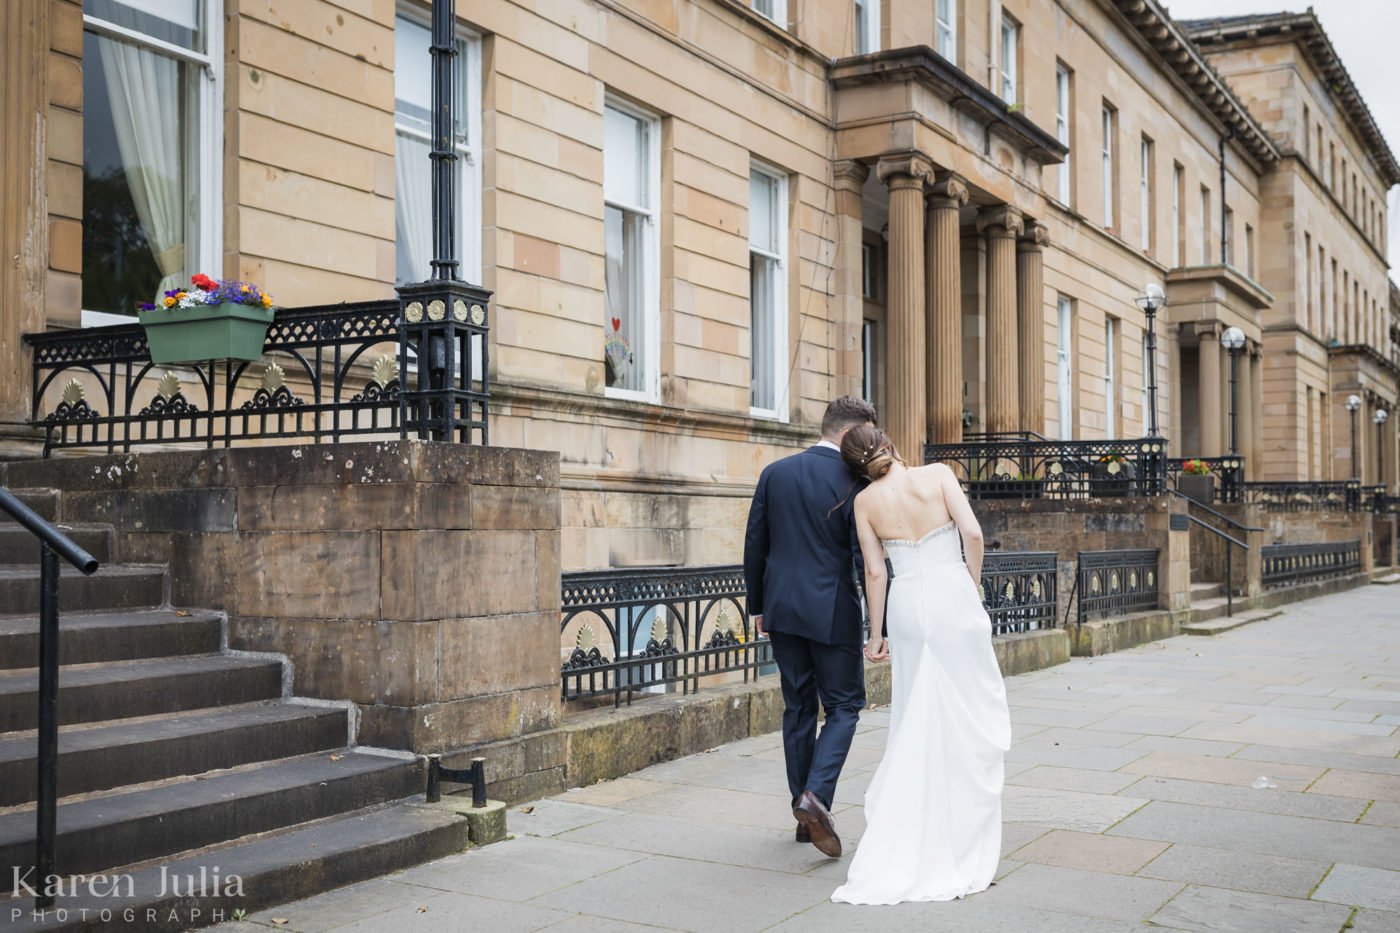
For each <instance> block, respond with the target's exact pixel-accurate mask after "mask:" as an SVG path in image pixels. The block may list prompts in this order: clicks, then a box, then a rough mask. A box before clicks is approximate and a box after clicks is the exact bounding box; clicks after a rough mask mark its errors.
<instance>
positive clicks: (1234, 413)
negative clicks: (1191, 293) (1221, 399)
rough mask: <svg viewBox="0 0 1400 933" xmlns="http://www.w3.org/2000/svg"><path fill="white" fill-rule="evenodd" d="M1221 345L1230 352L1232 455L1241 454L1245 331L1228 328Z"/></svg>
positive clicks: (1222, 336) (1221, 338)
mask: <svg viewBox="0 0 1400 933" xmlns="http://www.w3.org/2000/svg"><path fill="white" fill-rule="evenodd" d="M1220 345H1221V346H1222V347H1224V348H1225V349H1227V350H1229V351H1230V455H1231V456H1234V455H1236V454H1238V453H1239V452H1240V448H1239V407H1240V406H1239V402H1240V400H1239V381H1238V377H1239V367H1240V349H1241V348H1242V347H1243V346H1244V331H1242V330H1240V329H1239V328H1238V327H1227V328H1225V333H1223V334H1221V335H1220Z"/></svg>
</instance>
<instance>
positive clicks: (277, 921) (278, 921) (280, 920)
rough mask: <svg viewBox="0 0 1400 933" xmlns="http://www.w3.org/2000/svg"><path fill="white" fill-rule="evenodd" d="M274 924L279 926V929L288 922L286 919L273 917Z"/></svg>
mask: <svg viewBox="0 0 1400 933" xmlns="http://www.w3.org/2000/svg"><path fill="white" fill-rule="evenodd" d="M272 922H273V923H275V924H277V925H278V926H279V927H283V926H286V925H287V923H288V920H287V918H286V917H273V918H272Z"/></svg>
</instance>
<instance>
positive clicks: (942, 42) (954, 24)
mask: <svg viewBox="0 0 1400 933" xmlns="http://www.w3.org/2000/svg"><path fill="white" fill-rule="evenodd" d="M933 33H934V40H933V44H934V50H935V51H937V52H938V54H939V55H942V56H943V57H944V58H945V59H947V60H948V61H950V62H952V63H954V64H957V58H958V0H934V7H933Z"/></svg>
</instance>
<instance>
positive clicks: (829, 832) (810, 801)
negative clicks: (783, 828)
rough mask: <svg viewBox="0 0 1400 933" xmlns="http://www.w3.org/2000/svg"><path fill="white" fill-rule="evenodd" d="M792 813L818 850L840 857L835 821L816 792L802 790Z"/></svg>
mask: <svg viewBox="0 0 1400 933" xmlns="http://www.w3.org/2000/svg"><path fill="white" fill-rule="evenodd" d="M792 815H793V816H795V817H797V822H798V823H800V824H801V826H802V828H805V829H806V830H807V832H808V833H809V834H810V838H811V840H812V845H814V846H816V847H817V851H818V852H820V853H821V854H822V855H825V856H828V857H829V858H840V857H841V837H840V836H838V835H836V823H835V821H833V820H832V818H831V813H830V811H828V810H827V808H826V806H825V805H824V804H823V803H822V802H821V801H820V800H818V799H817V795H816V794H814V793H812V792H811V791H809V790H804V791H803V792H802V796H801V797H798V798H797V806H795V807H793V808H792Z"/></svg>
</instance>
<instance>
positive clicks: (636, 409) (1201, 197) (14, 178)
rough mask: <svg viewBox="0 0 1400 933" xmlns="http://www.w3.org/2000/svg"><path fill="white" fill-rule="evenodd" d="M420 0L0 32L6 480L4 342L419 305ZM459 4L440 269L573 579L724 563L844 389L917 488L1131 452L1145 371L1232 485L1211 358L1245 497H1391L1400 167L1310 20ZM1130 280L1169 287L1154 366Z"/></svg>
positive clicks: (315, 4) (11, 401)
mask: <svg viewBox="0 0 1400 933" xmlns="http://www.w3.org/2000/svg"><path fill="white" fill-rule="evenodd" d="M426 9H427V8H426V4H425V3H423V2H418V0H402V2H395V0H86V2H85V3H81V4H80V3H78V2H75V0H10V2H7V3H5V4H4V5H3V11H0V63H2V64H0V67H3V69H4V72H3V82H4V96H3V99H4V104H3V106H4V111H3V116H0V120H2V121H3V127H4V141H3V146H4V147H5V148H4V157H3V166H4V168H3V169H0V179H3V185H4V189H3V192H0V200H2V201H3V204H4V207H3V211H4V214H3V222H2V223H0V230H2V232H3V237H4V250H5V252H4V255H5V256H6V257H7V262H6V264H5V266H4V273H3V274H4V282H3V289H2V290H0V303H2V304H0V452H6V453H8V454H9V455H11V456H17V455H20V454H22V453H25V452H29V451H32V450H33V435H32V433H31V432H30V431H29V430H28V429H27V428H26V427H25V425H24V422H25V421H26V420H27V419H28V417H29V416H30V411H31V401H32V400H31V398H30V393H31V386H30V362H29V359H28V357H27V355H26V353H27V351H26V350H25V349H24V348H23V346H22V345H21V342H20V335H22V334H23V333H26V332H34V331H41V330H44V329H46V328H58V327H79V326H90V325H93V324H99V323H103V322H110V321H111V320H112V319H113V318H112V316H113V315H123V314H127V313H129V312H130V310H131V307H132V305H133V304H134V302H136V301H140V300H147V299H148V297H149V296H150V295H151V294H153V293H154V292H155V290H156V287H157V284H158V283H170V282H177V281H182V280H184V279H187V278H188V276H189V275H190V274H191V273H193V272H197V271H204V272H209V273H222V274H224V275H227V276H237V277H240V278H244V279H248V280H251V281H255V282H257V283H258V284H260V285H261V286H263V287H265V288H266V289H267V290H268V291H270V292H271V293H272V294H273V295H274V296H275V297H276V299H277V300H278V303H279V304H282V305H286V306H295V305H309V304H324V303H331V302H337V301H342V300H357V299H369V298H384V297H389V296H392V294H393V289H394V286H395V285H396V284H397V283H402V282H406V281H414V280H416V279H420V278H423V277H425V276H426V275H427V259H428V253H429V251H430V246H429V243H430V241H429V233H428V229H429V228H428V213H429V199H428V195H427V191H428V159H427V155H426V153H427V149H428V143H427V141H426V140H427V116H428V108H429V97H428V73H429V58H428V53H427V46H428V31H427V26H426V23H427V20H426ZM458 15H459V19H460V23H461V27H460V31H459V40H458V48H459V57H458V62H459V72H458V93H459V108H458V112H459V128H458V131H457V133H456V135H455V140H454V142H455V147H456V150H457V152H458V154H459V157H460V158H459V162H458V163H457V164H458V166H459V169H458V170H459V172H460V175H459V185H458V190H459V195H460V203H459V205H458V217H459V220H460V231H459V234H460V235H459V239H460V241H461V243H462V245H463V260H464V265H463V273H464V277H465V278H467V279H469V280H472V281H479V282H481V283H482V284H484V285H485V286H486V287H488V288H490V289H492V290H494V292H495V297H494V299H493V303H494V307H493V317H492V328H493V329H492V334H491V367H492V376H493V381H494V386H495V390H494V396H493V412H494V420H493V425H492V440H493V443H497V444H501V445H505V446H516V447H526V448H541V449H556V450H559V451H561V452H562V456H563V474H562V486H563V522H564V536H563V563H564V566H565V567H566V568H589V567H606V566H640V565H672V564H709V563H727V562H730V561H733V560H734V559H736V557H737V554H738V552H739V548H740V544H741V529H742V523H743V516H744V512H745V510H746V507H747V499H748V494H749V491H750V489H751V488H752V483H753V481H754V479H755V477H756V476H757V473H758V471H759V469H760V468H761V467H762V466H763V465H764V464H765V463H767V462H768V461H770V460H771V459H773V458H775V457H777V456H780V455H782V454H785V453H787V452H790V451H792V450H795V449H798V448H800V447H801V446H804V445H806V444H807V443H809V442H810V441H811V440H812V438H813V435H814V427H815V425H816V423H817V420H818V419H819V417H820V413H821V410H822V407H823V406H824V404H825V402H826V401H827V399H829V398H830V397H832V396H833V395H836V394H839V393H842V392H853V393H864V394H865V395H867V396H868V397H870V398H871V399H872V400H874V401H875V402H876V403H877V405H878V406H879V407H880V410H881V412H882V417H883V420H884V422H885V424H886V426H887V427H888V428H889V430H890V431H891V433H892V435H893V436H894V437H895V439H896V442H897V443H898V444H899V446H900V448H901V449H902V450H903V451H904V452H905V454H906V455H908V456H911V457H917V456H918V455H919V451H920V450H921V448H922V445H923V443H924V442H925V441H928V440H933V441H950V440H956V439H958V438H960V437H962V436H963V433H964V432H965V431H974V432H980V431H990V432H1010V431H1034V432H1037V433H1040V434H1044V435H1047V436H1050V437H1066V438H1084V439H1091V438H1115V437H1117V438H1122V437H1135V436H1141V435H1142V434H1144V433H1145V432H1146V430H1147V427H1148V425H1147V422H1148V415H1147V408H1148V399H1147V391H1146V384H1147V378H1146V376H1147V372H1148V369H1149V367H1152V366H1155V368H1156V376H1157V379H1156V381H1157V383H1158V385H1159V387H1160V389H1159V416H1160V426H1161V431H1162V433H1163V434H1164V435H1165V436H1166V437H1168V438H1169V440H1170V448H1171V451H1172V452H1173V453H1174V454H1176V455H1198V454H1199V455H1218V454H1223V453H1226V452H1227V451H1228V450H1229V447H1230V443H1231V439H1230V427H1229V422H1230V419H1229V418H1228V417H1227V414H1226V413H1227V408H1228V401H1227V399H1228V394H1229V393H1228V384H1229V383H1228V380H1229V371H1230V369H1231V366H1230V360H1229V356H1228V355H1227V354H1226V353H1225V352H1224V351H1223V350H1222V348H1221V345H1220V336H1221V334H1222V332H1223V331H1224V330H1225V329H1226V328H1229V327H1238V328H1240V329H1241V330H1242V331H1243V332H1244V335H1245V341H1246V343H1245V346H1244V348H1243V349H1242V350H1241V351H1239V354H1238V356H1237V358H1236V366H1237V375H1238V385H1239V387H1240V391H1239V405H1238V412H1237V437H1236V447H1237V448H1238V450H1239V452H1241V453H1243V454H1244V455H1245V457H1246V462H1247V464H1248V467H1247V470H1248V473H1249V476H1250V478H1252V479H1328V478H1337V479H1340V478H1346V477H1349V476H1351V475H1352V473H1353V471H1355V472H1356V473H1357V474H1358V475H1359V476H1361V478H1362V479H1363V480H1364V481H1366V482H1380V481H1381V477H1379V476H1378V475H1377V474H1376V470H1377V468H1378V466H1382V465H1383V466H1384V469H1385V470H1386V472H1387V477H1386V478H1387V479H1388V480H1389V482H1390V483H1391V484H1392V486H1393V485H1394V483H1395V476H1396V469H1397V466H1400V447H1397V433H1396V429H1397V427H1400V424H1397V420H1400V419H1391V420H1390V421H1389V422H1388V424H1387V425H1385V426H1383V427H1382V428H1381V429H1380V433H1379V435H1378V432H1377V430H1376V429H1375V428H1374V427H1373V426H1372V421H1371V420H1370V419H1371V418H1372V417H1373V416H1374V413H1375V412H1376V411H1379V410H1387V411H1390V410H1393V409H1394V406H1395V404H1396V401H1397V373H1400V369H1397V357H1396V353H1395V350H1394V342H1395V341H1396V334H1397V331H1396V326H1395V324H1394V321H1395V320H1396V319H1395V318H1394V317H1393V316H1392V315H1394V314H1395V313H1396V310H1395V300H1394V298H1393V297H1392V296H1393V294H1394V292H1393V286H1391V285H1390V284H1389V282H1388V279H1387V268H1386V261H1385V249H1386V244H1385V229H1386V221H1387V218H1386V206H1385V205H1386V199H1385V195H1386V192H1387V191H1388V190H1389V188H1390V187H1391V186H1392V185H1394V184H1396V183H1397V182H1400V166H1397V163H1396V160H1395V157H1394V156H1393V154H1392V153H1391V151H1390V149H1389V147H1388V145H1387V143H1386V141H1385V140H1384V138H1382V136H1381V134H1380V133H1379V131H1378V129H1377V128H1376V126H1375V123H1374V120H1373V119H1372V118H1371V116H1370V114H1369V112H1368V111H1367V109H1366V106H1365V103H1364V102H1363V101H1362V99H1361V97H1360V95H1359V93H1358V92H1357V90H1356V88H1355V87H1354V85H1353V84H1352V82H1351V80H1350V79H1349V77H1348V76H1347V74H1346V70H1345V67H1344V66H1343V64H1342V63H1341V62H1340V60H1339V59H1338V57H1337V55H1336V53H1335V50H1334V49H1333V48H1332V46H1331V45H1330V43H1329V42H1328V40H1327V38H1326V34H1325V32H1324V31H1323V29H1322V26H1321V24H1320V23H1319V22H1318V21H1317V19H1316V18H1315V17H1314V16H1313V15H1312V14H1311V13H1308V14H1300V15H1279V16H1266V17H1250V18H1244V19H1226V20H1221V21H1208V22H1194V23H1180V22H1176V21H1173V20H1172V19H1171V18H1170V16H1169V15H1168V14H1167V12H1166V10H1165V8H1164V7H1163V6H1162V5H1161V4H1160V3H1159V2H1158V0H1059V2H1053V0H1002V2H996V0H923V2H918V3H915V2H906V0H851V2H840V0H752V2H739V0H549V2H529V0H480V2H474V3H470V4H468V3H461V2H459V3H458ZM9 257H16V258H15V259H14V260H13V261H11V260H10V259H9ZM1149 283H1154V284H1158V285H1161V286H1163V287H1164V288H1165V290H1166V293H1167V295H1168V298H1169V299H1170V304H1169V305H1168V307H1167V308H1166V309H1165V310H1164V311H1163V312H1161V313H1160V314H1159V315H1158V317H1157V319H1156V324H1155V326H1156V333H1157V338H1158V352H1157V355H1156V359H1155V360H1149V359H1148V354H1147V352H1146V318H1145V317H1144V315H1143V313H1142V312H1141V311H1140V310H1139V308H1138V307H1137V305H1136V304H1135V303H1134V298H1135V297H1136V296H1137V295H1138V294H1139V293H1141V292H1142V290H1143V288H1144V286H1145V285H1147V284H1149ZM161 287H168V286H167V285H162V286H161ZM1351 394H1357V395H1358V396H1360V397H1361V398H1362V399H1363V407H1362V410H1361V411H1360V412H1359V413H1358V419H1359V420H1360V421H1361V422H1362V427H1363V430H1361V431H1359V432H1358V438H1359V443H1358V445H1357V449H1355V450H1353V449H1352V445H1351V440H1350V433H1349V426H1348V424H1347V419H1348V418H1349V417H1350V416H1349V414H1348V412H1347V411H1346V410H1345V408H1344V404H1345V400H1346V398H1347V397H1348V396H1349V395H1351ZM1378 437H1379V443H1381V444H1382V445H1384V447H1385V451H1386V452H1385V453H1384V455H1383V457H1382V458H1378V457H1377V455H1376V449H1375V447H1374V446H1373V445H1375V444H1376V443H1377V442H1378V441H1377V438H1378ZM1381 460H1383V464H1382V463H1381V462H1380V461H1381Z"/></svg>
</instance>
